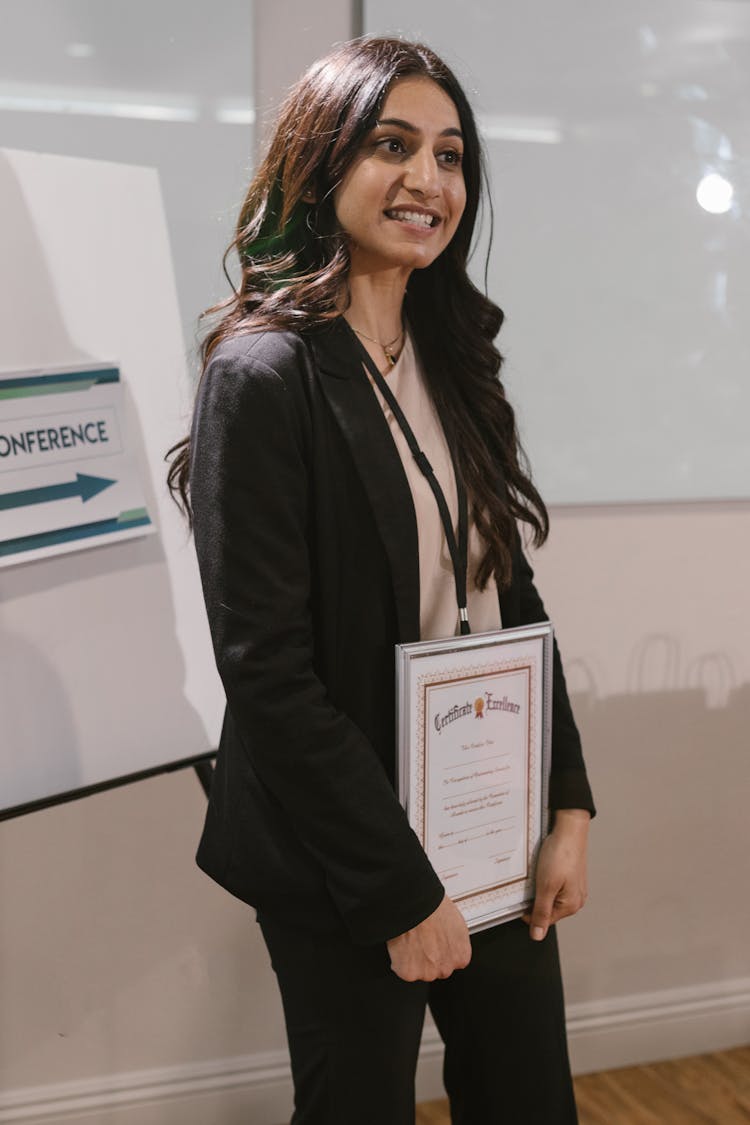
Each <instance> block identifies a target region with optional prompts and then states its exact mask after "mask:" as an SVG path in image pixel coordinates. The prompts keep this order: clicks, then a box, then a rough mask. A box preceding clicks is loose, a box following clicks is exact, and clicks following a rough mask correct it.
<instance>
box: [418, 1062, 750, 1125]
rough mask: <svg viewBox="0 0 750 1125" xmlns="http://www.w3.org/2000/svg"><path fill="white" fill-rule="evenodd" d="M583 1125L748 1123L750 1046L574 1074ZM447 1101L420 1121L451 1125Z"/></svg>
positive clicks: (421, 1114) (427, 1107)
mask: <svg viewBox="0 0 750 1125" xmlns="http://www.w3.org/2000/svg"><path fill="white" fill-rule="evenodd" d="M575 1087H576V1098H577V1101H578V1116H579V1120H580V1125H749V1123H750V1047H738V1048H736V1049H735V1050H733V1051H721V1052H718V1053H717V1054H714V1055H696V1056H695V1057H693V1058H687V1059H673V1060H671V1061H669V1062H660V1063H651V1064H650V1065H648V1066H631V1067H627V1068H626V1069H624V1070H605V1071H602V1072H601V1073H600V1074H584V1075H583V1076H582V1077H581V1078H576V1080H575ZM450 1120H451V1117H450V1113H449V1112H448V1103H447V1101H437V1102H423V1103H422V1104H421V1105H420V1106H418V1108H417V1125H450Z"/></svg>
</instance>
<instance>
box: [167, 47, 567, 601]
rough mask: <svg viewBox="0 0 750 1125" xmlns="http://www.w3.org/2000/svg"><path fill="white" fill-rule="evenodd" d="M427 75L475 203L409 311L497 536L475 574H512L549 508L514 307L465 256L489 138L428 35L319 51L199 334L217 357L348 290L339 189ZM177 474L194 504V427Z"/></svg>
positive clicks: (416, 287) (257, 181) (181, 446)
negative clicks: (529, 445)
mask: <svg viewBox="0 0 750 1125" xmlns="http://www.w3.org/2000/svg"><path fill="white" fill-rule="evenodd" d="M415 76H418V77H425V78H430V79H432V81H433V82H436V83H437V85H438V86H440V87H441V88H442V89H443V90H444V91H445V92H446V94H447V95H448V96H449V97H450V98H451V100H452V101H453V103H454V105H455V107H456V110H457V112H458V116H459V120H460V123H461V131H462V133H463V138H464V156H463V174H464V180H465V184H466V206H465V209H464V212H463V215H462V217H461V221H460V223H459V225H458V228H457V230H456V233H455V234H454V236H453V239H452V240H451V242H450V243H449V245H448V246H447V247H446V249H445V250H444V251H443V252H442V254H440V255H439V257H438V258H436V259H435V261H434V262H432V263H431V264H430V265H429V266H427V267H426V268H424V269H419V270H414V271H413V273H412V274H411V276H410V278H409V281H408V284H407V290H406V297H405V305H404V311H405V315H406V319H407V321H408V324H409V328H410V331H411V334H412V336H413V339H414V342H415V345H416V349H417V352H418V354H419V356H420V359H421V362H422V364H423V367H424V372H425V378H426V379H427V382H428V385H429V387H430V390H431V393H432V396H433V399H434V402H435V406H436V409H437V411H438V413H439V416H440V419H441V421H442V424H443V427H444V429H445V433H446V439H447V441H448V443H449V446H450V447H451V449H453V450H454V451H455V457H456V467H457V471H458V472H460V473H461V475H462V478H463V480H464V483H465V486H466V489H467V492H468V495H469V496H470V498H471V505H472V516H473V519H474V521H475V524H476V527H477V529H478V531H479V533H480V535H481V536H482V538H483V541H484V543H485V544H486V551H485V554H484V556H483V558H482V561H481V564H480V567H479V570H478V572H477V575H476V584H477V586H478V587H479V588H480V589H483V588H484V587H485V586H486V584H487V581H488V579H489V578H490V576H491V575H492V574H494V575H495V578H496V580H497V582H498V585H499V586H500V588H503V587H504V586H507V585H508V583H509V582H510V578H511V547H512V544H513V541H514V538H515V536H516V521H517V520H522V521H524V522H525V523H526V524H528V525H529V527H530V529H531V531H532V541H533V542H534V544H535V545H536V546H539V545H540V544H541V543H543V542H544V540H545V539H546V537H547V534H548V531H549V518H548V514H547V509H546V508H545V505H544V502H543V501H542V498H541V496H540V495H539V493H538V492H537V490H536V488H535V487H534V485H533V483H532V481H531V477H530V473H529V470H528V466H527V463H526V459H525V456H524V454H523V451H522V449H521V446H520V442H519V439H518V433H517V428H516V423H515V416H514V413H513V409H512V407H511V405H510V403H509V402H508V401H507V399H506V397H505V391H504V388H503V385H502V382H501V381H500V378H499V372H500V367H501V364H502V362H503V361H502V356H501V355H500V353H499V351H498V350H497V348H496V347H495V345H494V339H495V337H496V336H497V333H498V332H499V330H500V326H501V325H502V322H503V313H502V310H501V309H500V308H498V306H497V305H495V304H493V302H492V301H490V300H489V298H488V297H486V296H485V295H484V294H483V293H481V292H480V291H479V290H478V289H477V288H476V286H475V285H474V284H473V283H472V282H471V280H470V279H469V276H468V274H467V262H468V259H469V255H470V251H471V249H472V238H473V234H474V228H475V224H476V220H477V214H478V210H479V206H480V200H481V197H482V188H483V186H484V185H486V173H485V168H484V160H483V154H482V147H481V144H480V140H479V136H478V133H477V127H476V123H475V120H474V115H473V113H472V110H471V107H470V105H469V102H468V100H467V98H466V95H465V94H464V92H463V90H462V88H461V86H460V85H459V83H458V81H457V79H456V78H455V76H454V75H453V74H452V72H451V71H450V70H449V68H448V67H447V66H446V65H445V63H444V62H443V61H442V60H441V59H440V58H438V56H437V55H436V54H435V53H434V52H433V51H431V50H430V49H429V47H426V46H424V45H423V44H421V43H410V42H407V41H404V40H401V39H394V38H364V39H355V40H353V41H351V42H349V43H345V44H344V45H343V46H340V47H338V48H337V49H336V50H334V51H333V52H332V53H331V54H329V55H327V56H326V57H325V58H323V59H321V60H319V61H318V62H316V63H314V64H313V66H312V67H311V68H310V69H309V70H308V71H307V73H306V74H305V75H304V76H303V77H302V78H301V79H300V80H299V82H297V84H296V85H295V86H294V87H292V89H291V90H290V92H289V94H288V96H287V98H286V100H285V101H284V104H283V105H282V107H281V110H280V112H279V116H278V119H277V122H276V127H275V129H274V132H273V136H272V138H271V141H270V144H269V147H268V151H267V154H266V156H265V159H264V160H263V162H262V163H261V165H260V167H259V169H258V171H257V173H256V175H255V177H254V179H253V181H252V183H251V184H250V188H249V190H248V192H247V196H246V198H245V200H244V203H243V205H242V208H241V210H240V214H239V218H238V221H237V228H236V233H235V237H234V239H233V241H232V243H231V244H230V246H229V248H228V250H227V253H226V255H225V257H224V263H225V271H226V262H227V256H228V255H229V254H231V253H232V252H236V254H237V256H238V258H239V263H240V269H241V276H240V281H239V285H238V286H237V288H236V289H235V290H234V292H233V293H232V295H231V296H230V297H229V298H227V300H225V301H223V302H221V303H220V304H219V305H216V306H214V307H213V308H211V309H209V310H208V311H207V313H206V314H205V315H207V316H209V317H212V318H213V319H212V320H211V322H210V326H209V329H208V331H207V333H206V335H205V336H204V339H203V342H202V345H201V359H202V363H203V370H204V371H205V368H206V365H207V364H208V362H209V360H210V358H211V355H212V354H213V352H214V350H215V348H216V347H217V345H218V344H219V343H221V341H222V340H224V339H226V338H227V337H229V336H233V335H236V334H237V333H246V332H256V331H259V330H264V329H292V330H296V331H300V332H305V331H306V330H311V329H318V328H320V327H321V326H322V325H324V324H325V322H327V321H331V320H334V319H336V318H337V317H339V316H341V314H342V312H343V311H345V309H346V307H347V304H348V275H349V268H350V255H349V240H348V235H347V234H346V232H345V231H344V230H343V229H342V227H341V226H340V224H339V222H338V219H337V217H336V212H335V210H334V205H333V192H334V190H335V188H336V187H337V185H338V184H339V183H340V182H341V180H342V178H343V176H344V174H345V173H346V171H347V170H348V168H349V167H350V165H351V164H352V162H353V161H354V159H355V157H356V156H357V154H358V152H359V151H360V148H361V145H362V143H363V141H364V139H365V137H366V135H367V134H368V133H369V132H370V130H371V129H372V128H373V127H374V125H375V122H376V120H377V117H378V113H379V110H380V107H381V106H382V104H383V101H384V99H385V97H386V95H387V93H388V91H389V89H390V88H391V86H392V85H393V83H394V82H397V81H398V80H399V79H402V78H407V77H409V78H411V77H415ZM170 456H171V457H172V458H173V460H172V463H171V466H170V469H169V474H168V478H167V480H168V484H169V488H170V490H171V492H172V495H173V496H174V497H175V499H176V500H177V502H178V503H179V504H180V506H181V507H182V508H183V509H184V510H185V512H186V513H187V516H188V518H189V519H190V518H191V509H190V496H189V477H190V439H189V438H185V439H184V440H183V441H181V442H179V443H178V444H177V445H175V446H173V447H172V449H170V450H169V453H168V454H167V457H168V458H169V457H170Z"/></svg>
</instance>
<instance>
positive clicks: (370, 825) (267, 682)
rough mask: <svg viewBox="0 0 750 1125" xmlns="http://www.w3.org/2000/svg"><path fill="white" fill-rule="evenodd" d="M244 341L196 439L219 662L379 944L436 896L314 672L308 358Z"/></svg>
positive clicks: (197, 494)
mask: <svg viewBox="0 0 750 1125" xmlns="http://www.w3.org/2000/svg"><path fill="white" fill-rule="evenodd" d="M249 339H251V340H252V337H251V338H249ZM247 340H248V338H247V337H246V338H245V343H244V346H243V350H239V349H238V344H237V342H235V343H234V344H232V345H230V350H229V351H226V350H225V351H223V352H221V353H217V355H216V356H215V358H214V359H213V360H212V361H211V363H210V364H209V366H208V368H207V370H206V372H205V374H204V377H203V380H202V382H201V388H200V390H199V395H198V401H197V404H196V412H195V416H194V424H193V436H192V444H191V460H192V464H191V500H192V507H193V518H194V532H195V544H196V550H197V554H198V562H199V568H200V572H201V579H202V583H203V589H204V595H205V600H206V606H207V610H208V618H209V624H210V628H211V635H212V640H213V645H214V652H215V656H216V662H217V665H218V669H219V673H220V675H221V679H222V681H223V685H224V689H225V692H226V697H227V706H228V708H229V710H230V712H231V715H232V718H233V720H234V724H235V726H236V728H237V729H238V730H239V732H240V737H241V742H242V747H243V750H244V752H245V753H246V754H247V755H248V757H249V758H250V760H251V763H252V767H253V770H254V771H255V773H256V775H257V776H258V777H259V778H260V780H261V782H262V784H263V785H264V786H265V787H266V788H267V789H268V790H269V791H270V792H271V793H272V794H273V796H274V797H275V798H276V799H277V801H278V802H279V804H280V805H281V806H282V808H283V810H284V812H285V814H286V815H287V817H288V819H289V821H290V823H291V825H292V826H293V828H294V830H295V831H296V833H297V835H298V837H299V838H300V839H301V840H302V842H303V844H304V845H305V846H306V847H307V848H308V849H309V851H310V852H311V853H312V854H313V855H314V856H315V857H316V859H317V860H318V861H319V863H320V864H321V865H322V866H323V869H324V871H325V877H326V884H327V887H328V890H329V892H330V894H331V896H332V898H333V900H334V902H335V904H336V906H337V909H338V911H339V912H340V914H341V916H342V918H343V920H344V922H345V923H346V925H347V927H348V929H349V931H350V933H351V936H352V938H353V939H354V940H355V941H357V942H360V943H363V944H369V943H375V942H378V941H384V940H386V939H388V938H391V937H395V936H396V935H397V934H400V933H403V932H405V931H406V930H408V929H411V928H412V927H413V926H415V925H416V924H417V923H418V922H420V921H422V920H423V919H424V918H426V917H427V916H428V915H429V914H431V913H432V911H433V910H435V909H436V908H437V906H438V905H439V904H440V902H441V900H442V898H443V895H444V889H443V886H442V884H441V882H440V880H439V879H438V877H437V875H436V874H435V872H434V870H433V868H432V866H431V865H430V863H429V861H428V859H427V856H426V855H425V852H424V850H423V849H422V847H421V845H420V844H419V841H418V840H417V837H416V835H415V834H414V832H413V831H412V829H411V828H410V826H409V824H408V821H407V818H406V815H405V813H404V810H403V809H402V807H401V805H400V804H399V801H398V799H397V797H396V794H395V792H394V790H393V787H392V785H391V783H390V781H389V780H388V777H387V775H386V772H385V770H384V768H383V766H382V764H381V762H380V760H379V758H378V756H377V754H376V752H375V750H374V748H373V747H372V745H371V744H370V743H369V741H368V740H367V738H366V737H365V735H364V734H363V733H362V731H361V730H360V729H359V728H358V727H357V726H356V725H355V724H354V723H353V722H352V721H351V720H350V719H349V718H348V716H347V715H346V714H345V713H343V712H342V711H341V710H339V709H337V708H336V707H334V706H333V704H332V703H331V701H330V699H329V698H328V696H327V693H326V689H325V685H324V684H323V682H322V681H321V680H320V678H319V677H318V676H317V675H316V673H315V670H314V663H313V639H314V638H313V627H312V617H311V612H310V588H311V557H310V548H309V544H308V535H307V532H308V527H309V500H310V497H309V480H310V474H311V472H312V466H311V464H310V460H311V454H310V452H309V450H310V447H311V441H310V436H311V435H310V429H311V419H310V413H309V407H308V405H307V399H306V396H305V393H304V390H303V389H302V379H301V377H300V371H299V363H300V362H301V361H300V360H299V358H297V360H296V364H297V367H296V370H295V369H294V363H292V361H291V360H290V359H289V356H288V355H286V356H283V357H282V359H283V362H274V366H273V367H272V366H270V365H269V363H267V362H262V361H261V360H260V359H259V358H257V356H256V355H254V354H253V351H254V346H253V344H250V345H248V344H247ZM291 350H292V349H291V347H289V348H288V349H287V352H291ZM263 356H264V359H266V360H267V359H268V358H269V348H267V347H266V348H264V349H263ZM364 671H365V670H363V674H364Z"/></svg>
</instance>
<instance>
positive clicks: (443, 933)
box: [387, 896, 471, 981]
mask: <svg viewBox="0 0 750 1125" xmlns="http://www.w3.org/2000/svg"><path fill="white" fill-rule="evenodd" d="M387 944H388V952H389V954H390V958H391V968H392V970H393V972H394V973H395V974H396V976H398V977H400V978H401V980H405V981H418V980H423V981H431V980H445V979H446V978H447V977H449V976H450V975H451V973H453V972H455V970H456V969H463V968H465V967H466V966H467V965H468V963H469V961H470V960H471V941H470V939H469V931H468V929H467V926H466V922H465V921H464V918H463V915H462V914H461V912H460V911H459V909H458V907H457V906H456V905H455V903H453V902H452V901H451V900H450V899H449V898H448V897H447V896H446V897H445V898H444V899H443V901H442V903H441V904H440V906H439V907H438V908H437V910H436V911H435V912H434V913H433V914H431V915H430V916H429V917H428V918H425V920H424V921H423V922H420V923H419V925H418V926H415V928H414V929H413V930H409V931H407V933H405V934H400V935H399V936H398V937H396V938H392V939H391V940H390V941H389V942H388V943H387Z"/></svg>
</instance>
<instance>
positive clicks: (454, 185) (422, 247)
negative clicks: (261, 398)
mask: <svg viewBox="0 0 750 1125" xmlns="http://www.w3.org/2000/svg"><path fill="white" fill-rule="evenodd" d="M462 157H463V138H462V134H461V126H460V122H459V118H458V112H457V110H456V107H455V105H454V103H453V102H452V100H451V99H450V98H449V97H448V95H447V94H446V93H445V91H444V90H442V89H441V88H440V87H439V86H438V85H437V84H436V83H435V82H433V81H432V80H431V79H429V78H419V77H415V78H403V79H402V80H401V81H400V82H396V83H395V85H394V86H393V87H392V88H391V89H390V90H389V92H388V95H387V97H386V99H385V102H384V104H383V108H382V111H381V114H380V116H379V117H378V120H377V122H376V123H375V127H374V128H373V129H372V130H371V132H370V133H369V134H368V136H367V137H366V138H365V140H364V142H363V144H362V147H361V150H360V154H359V155H358V157H357V158H356V159H355V161H354V163H353V164H352V166H351V168H350V169H349V170H348V171H347V173H346V174H345V176H344V177H343V179H342V181H341V183H340V184H339V186H338V187H337V188H336V189H335V191H334V193H333V199H334V206H335V208H336V214H337V216H338V220H339V222H340V223H341V225H342V227H343V228H344V229H345V230H346V232H347V233H348V234H349V236H350V239H351V242H350V254H351V268H350V274H349V278H350V286H351V285H353V284H357V283H358V281H359V279H360V278H361V277H363V276H364V275H368V274H374V273H376V272H378V273H380V274H381V282H382V279H383V276H387V277H388V279H389V284H392V285H393V286H394V287H395V296H396V301H395V302H394V308H395V311H396V313H397V315H398V317H399V320H400V306H401V302H402V300H403V293H404V290H405V287H406V282H407V281H408V278H409V274H410V273H411V271H412V270H413V269H424V268H425V267H426V266H429V265H431V263H432V262H433V261H434V260H435V258H437V256H438V254H440V253H442V251H443V250H444V249H445V247H446V246H447V245H448V243H449V242H450V241H451V239H452V238H453V235H454V234H455V233H456V228H457V227H458V224H459V221H460V219H461V216H462V214H463V211H464V207H465V205H466V187H465V185H464V178H463V172H462V168H461V160H462ZM355 279H356V281H355ZM368 305H370V302H368ZM372 311H374V310H372ZM363 315H364V311H363ZM370 327H372V328H374V329H375V330H376V332H380V333H381V334H383V335H386V336H387V335H388V332H389V329H390V327H397V326H395V325H390V326H388V325H384V326H378V325H376V324H374V323H373V324H371V325H370ZM355 331H356V329H355ZM379 359H380V357H379V356H378V360H379Z"/></svg>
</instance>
